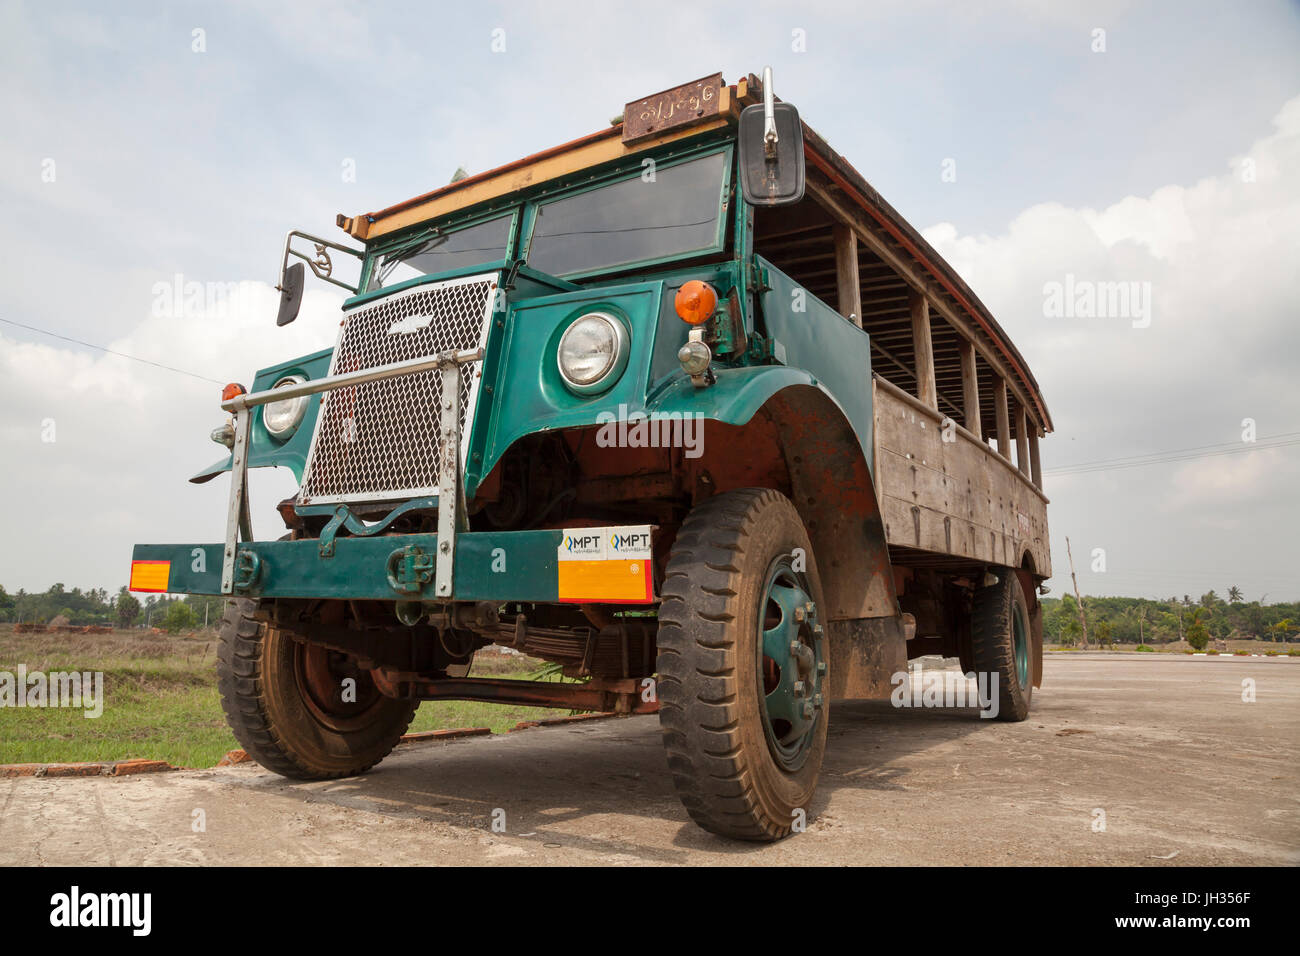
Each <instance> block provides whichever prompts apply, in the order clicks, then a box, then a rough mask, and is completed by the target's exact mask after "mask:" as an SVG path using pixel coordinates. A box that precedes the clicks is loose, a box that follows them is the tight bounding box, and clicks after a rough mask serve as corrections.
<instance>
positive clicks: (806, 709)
mask: <svg viewBox="0 0 1300 956" xmlns="http://www.w3.org/2000/svg"><path fill="white" fill-rule="evenodd" d="M815 713H816V710H815V709H814V708H813V705H812V701H810V700H805V701H804V702H803V715H804V717H808V718H811V717H812V715H813V714H815Z"/></svg>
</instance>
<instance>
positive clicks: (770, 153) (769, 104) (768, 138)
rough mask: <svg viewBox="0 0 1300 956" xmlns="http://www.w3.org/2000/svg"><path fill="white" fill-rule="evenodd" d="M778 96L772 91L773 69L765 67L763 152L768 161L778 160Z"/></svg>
mask: <svg viewBox="0 0 1300 956" xmlns="http://www.w3.org/2000/svg"><path fill="white" fill-rule="evenodd" d="M778 142H780V138H779V137H778V136H777V135H776V95H775V93H773V91H772V68H771V67H770V66H765V67H763V152H764V154H765V155H766V156H767V158H768V160H774V159H776V145H777V143H778Z"/></svg>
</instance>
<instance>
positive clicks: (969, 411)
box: [957, 339, 984, 438]
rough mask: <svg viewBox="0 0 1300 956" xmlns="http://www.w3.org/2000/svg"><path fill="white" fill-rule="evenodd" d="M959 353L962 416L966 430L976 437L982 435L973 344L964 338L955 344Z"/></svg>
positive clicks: (978, 385) (978, 384)
mask: <svg viewBox="0 0 1300 956" xmlns="http://www.w3.org/2000/svg"><path fill="white" fill-rule="evenodd" d="M957 349H958V351H959V352H960V353H961V397H962V409H963V415H962V417H963V418H964V419H965V425H966V430H967V431H968V432H970V433H971V434H972V435H974V436H975V437H977V438H983V437H984V429H983V427H982V426H981V424H980V383H979V378H978V376H977V375H976V374H975V346H973V345H971V344H970V343H969V342H967V341H965V340H964V339H963V340H962V341H961V342H960V343H959V344H958V346H957Z"/></svg>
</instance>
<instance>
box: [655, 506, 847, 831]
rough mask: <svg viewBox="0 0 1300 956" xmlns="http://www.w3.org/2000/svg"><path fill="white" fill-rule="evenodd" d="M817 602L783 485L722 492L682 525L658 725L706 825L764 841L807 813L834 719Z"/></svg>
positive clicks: (681, 790)
mask: <svg viewBox="0 0 1300 956" xmlns="http://www.w3.org/2000/svg"><path fill="white" fill-rule="evenodd" d="M824 604H825V602H824V600H823V597H822V589H821V582H820V579H819V578H818V575H817V567H816V564H815V562H814V560H813V554H812V547H811V545H810V544H809V541H808V534H807V532H806V531H805V530H804V526H803V522H802V521H801V520H800V518H799V514H798V512H797V511H795V509H794V505H792V504H791V503H790V501H789V500H788V499H787V498H786V497H785V496H784V495H782V494H780V493H779V492H776V491H772V490H768V489H761V488H745V489H740V490H736V491H730V492H727V493H725V494H721V495H718V496H716V497H713V498H710V499H708V500H707V501H705V502H703V503H702V504H700V505H698V506H697V507H696V508H695V509H694V510H693V511H691V513H690V515H689V516H688V517H687V519H686V521H685V522H684V523H683V524H682V527H681V530H680V531H679V532H678V534H677V538H676V541H675V542H674V543H673V548H672V553H671V555H670V557H669V561H668V569H667V574H666V577H665V580H664V585H663V603H662V605H661V607H660V609H659V635H658V646H659V659H658V672H659V679H658V696H659V723H660V726H661V728H662V730H663V740H664V746H665V748H666V750H667V752H668V766H669V769H670V770H671V771H672V775H673V783H674V785H675V786H676V789H677V793H678V796H679V797H680V798H681V801H682V803H683V804H684V805H685V807H686V810H687V812H688V813H689V814H690V815H691V818H692V819H693V820H694V821H695V822H696V823H698V824H699V825H700V826H701V827H703V828H704V829H706V830H709V831H710V832H712V833H717V834H719V835H721V836H727V837H733V838H736V839H741V840H756V841H765V842H766V841H773V840H778V839H780V838H781V837H784V836H786V835H787V834H789V833H790V832H791V831H792V829H794V827H795V825H796V823H799V822H801V821H803V820H806V819H807V815H808V814H807V809H808V806H809V803H810V802H811V801H812V797H813V793H814V791H815V789H816V787H817V777H818V774H819V772H820V770H821V763H822V756H823V754H824V753H825V750H826V727H827V723H828V721H829V716H830V715H829V707H828V701H827V700H826V697H827V696H828V691H829V684H828V683H827V681H826V674H827V654H826V641H825V638H824V632H823V629H822V626H821V624H819V623H818V621H819V617H818V616H819V614H820V613H821V609H822V608H823V606H824Z"/></svg>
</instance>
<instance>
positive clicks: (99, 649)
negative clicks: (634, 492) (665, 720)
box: [0, 627, 569, 767]
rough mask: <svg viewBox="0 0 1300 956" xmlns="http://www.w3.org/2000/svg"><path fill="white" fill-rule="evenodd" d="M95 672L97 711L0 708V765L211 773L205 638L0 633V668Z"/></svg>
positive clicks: (212, 734)
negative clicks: (136, 764) (161, 766)
mask: <svg viewBox="0 0 1300 956" xmlns="http://www.w3.org/2000/svg"><path fill="white" fill-rule="evenodd" d="M19 664H25V665H26V666H27V670H28V671H29V672H31V671H36V670H40V671H44V672H46V673H50V672H53V671H73V670H75V671H83V672H84V671H92V672H93V671H101V672H103V674H104V708H103V714H102V715H101V716H100V717H98V718H93V719H88V718H86V717H85V716H83V713H84V712H83V711H82V710H80V709H72V708H54V707H48V708H10V707H0V763H77V762H81V761H108V760H125V759H130V758H136V757H139V758H146V759H150V760H166V761H167V762H169V763H172V764H175V765H176V766H178V767H211V766H213V765H214V764H216V762H217V761H218V760H220V759H221V758H222V756H224V755H225V753H226V752H227V751H229V750H234V749H236V748H237V747H238V746H239V744H238V743H237V742H236V741H235V738H234V735H233V734H231V732H230V730H229V728H228V727H227V726H226V719H225V715H224V714H222V712H221V700H220V697H219V696H218V694H217V674H216V642H215V635H214V634H213V633H212V632H206V633H200V634H198V635H193V636H179V637H171V636H168V635H154V634H149V633H147V632H143V631H117V632H114V633H113V634H104V635H99V634H95V635H90V634H86V635H82V634H15V633H13V630H12V628H7V627H6V628H2V629H0V671H8V672H10V673H14V672H16V670H17V668H18V665H19ZM537 666H538V662H535V661H530V660H527V659H524V658H518V657H513V658H502V657H498V656H496V655H492V654H484V655H481V657H480V660H478V661H476V662H475V666H474V674H475V675H476V676H484V675H487V674H491V675H492V676H495V677H508V678H524V679H527V678H530V677H532V676H533V675H534V673H535V671H536V669H537ZM567 713H569V711H567V710H552V709H541V708H535V707H516V706H512V705H509V704H481V703H477V702H473V701H436V702H434V701H428V702H425V703H423V704H421V705H420V709H419V710H418V711H416V714H415V719H414V720H413V721H412V722H411V730H412V731H417V730H444V729H449V728H457V727H489V728H491V730H492V731H493V733H503V732H505V731H507V730H510V729H511V728H513V727H514V726H515V725H516V724H517V723H519V722H520V721H523V720H542V719H545V718H548V717H559V716H564V715H565V714H567Z"/></svg>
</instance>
